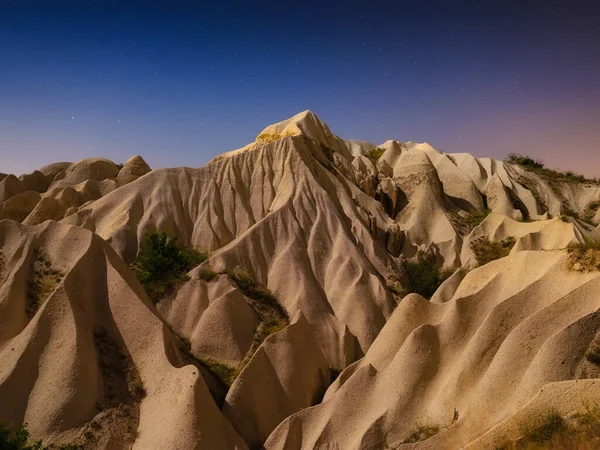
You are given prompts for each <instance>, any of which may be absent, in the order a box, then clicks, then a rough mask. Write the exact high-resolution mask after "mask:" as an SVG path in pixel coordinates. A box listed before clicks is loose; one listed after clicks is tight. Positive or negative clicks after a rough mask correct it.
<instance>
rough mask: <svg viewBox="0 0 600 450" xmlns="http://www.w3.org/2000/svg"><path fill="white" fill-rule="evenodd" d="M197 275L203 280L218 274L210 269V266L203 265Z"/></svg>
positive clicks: (210, 278)
mask: <svg viewBox="0 0 600 450" xmlns="http://www.w3.org/2000/svg"><path fill="white" fill-rule="evenodd" d="M198 275H199V276H200V278H202V279H203V280H204V281H211V280H212V279H213V278H214V277H216V276H217V275H219V274H218V273H217V272H215V271H214V270H212V269H211V268H210V267H203V268H201V269H200V272H199V274H198Z"/></svg>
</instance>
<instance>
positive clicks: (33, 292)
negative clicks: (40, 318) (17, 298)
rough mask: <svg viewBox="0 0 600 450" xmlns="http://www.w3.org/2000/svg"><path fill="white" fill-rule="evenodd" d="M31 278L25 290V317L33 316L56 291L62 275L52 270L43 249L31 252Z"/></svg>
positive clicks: (30, 317)
mask: <svg viewBox="0 0 600 450" xmlns="http://www.w3.org/2000/svg"><path fill="white" fill-rule="evenodd" d="M31 270H32V272H33V273H32V276H31V279H30V281H29V285H28V289H27V317H28V318H29V320H31V319H32V318H33V316H35V314H36V313H37V311H38V309H39V308H40V306H42V304H43V303H44V302H45V301H46V300H47V299H48V297H49V296H50V294H52V292H54V291H55V290H56V288H57V287H58V285H59V284H60V282H61V281H62V279H63V277H64V275H63V274H62V272H60V271H58V270H55V269H53V268H52V264H51V262H50V259H49V258H48V256H47V255H46V252H45V251H44V249H43V248H41V247H40V248H36V249H35V250H34V251H33V262H32V268H31Z"/></svg>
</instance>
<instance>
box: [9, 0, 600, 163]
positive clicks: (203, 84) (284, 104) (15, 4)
mask: <svg viewBox="0 0 600 450" xmlns="http://www.w3.org/2000/svg"><path fill="white" fill-rule="evenodd" d="M50 3H51V4H50ZM123 3H126V5H123ZM198 3H199V2H180V1H177V0H173V1H169V2H158V1H145V2H142V1H128V2H117V1H103V2H92V1H86V0H84V1H57V2H47V1H28V0H19V1H7V0H0V64H1V66H0V67H1V70H0V172H12V173H17V174H18V173H24V172H30V171H32V170H34V169H36V168H38V167H40V166H42V165H44V164H47V163H49V162H54V161H58V160H67V161H69V160H78V159H81V158H84V157H88V156H102V157H106V158H109V159H112V160H114V161H116V162H123V161H125V160H126V159H127V158H128V157H129V156H132V155H134V154H141V155H142V156H143V157H144V158H145V159H146V160H147V161H148V162H149V164H150V165H151V166H152V167H154V168H157V167H168V166H180V165H186V166H192V167H197V166H201V165H203V164H204V163H206V162H207V161H208V160H210V159H211V158H213V157H214V156H216V155H218V154H219V153H222V152H224V151H227V150H230V149H233V148H237V147H241V146H242V145H245V144H246V143H248V142H250V141H252V140H253V139H254V137H255V136H256V135H257V134H258V133H259V132H260V130H261V129H262V128H264V127H265V126H267V125H269V124H270V123H273V122H277V121H280V120H283V119H285V118H287V117H289V116H291V115H293V114H295V113H297V112H299V111H302V110H305V109H311V110H313V111H314V112H315V113H317V115H319V116H320V117H321V119H322V120H324V121H325V122H327V123H328V124H329V125H330V127H331V129H332V130H333V131H334V132H336V133H337V134H339V135H340V136H342V137H344V138H348V139H364V140H369V141H372V142H375V143H381V142H383V141H385V140H387V139H398V140H404V141H407V140H414V141H426V142H429V143H431V144H432V145H434V146H435V147H436V148H438V149H441V150H443V151H447V152H461V151H466V152H471V153H473V154H475V155H477V156H492V157H496V158H502V157H503V156H504V155H505V154H506V153H508V152H521V153H527V154H531V155H533V156H535V157H541V158H543V159H544V160H545V161H546V162H547V164H548V165H551V166H554V167H560V168H563V169H567V168H569V169H574V170H577V171H581V172H584V173H586V174H588V175H593V174H600V127H598V122H599V119H600V108H598V104H599V101H600V79H599V78H600V75H599V74H600V24H599V23H600V22H599V21H598V20H597V17H598V14H597V13H598V12H600V11H599V7H598V6H596V5H595V2H593V1H566V0H563V1H542V0H532V1H528V2H517V1H513V0H505V1H463V0H457V1H452V2H448V1H431V0H424V1H420V2H412V1H402V2H399V1H371V2H358V1H354V0H351V1H344V2H340V1H324V2H323V1H321V2H313V1H305V2H297V3H289V2H226V1H224V2H219V3H215V4H212V5H211V6H210V7H205V6H202V5H199V4H198ZM523 3H526V5H525V6H524V5H523Z"/></svg>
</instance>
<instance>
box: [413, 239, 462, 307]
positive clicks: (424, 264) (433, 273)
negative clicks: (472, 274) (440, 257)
mask: <svg viewBox="0 0 600 450" xmlns="http://www.w3.org/2000/svg"><path fill="white" fill-rule="evenodd" d="M404 269H405V270H406V274H407V276H408V286H407V290H408V292H409V293H410V292H414V293H417V294H419V295H421V296H423V297H425V298H427V299H430V298H431V296H432V295H433V294H434V293H435V291H437V289H438V288H439V287H440V285H441V284H442V283H443V282H444V281H446V279H448V277H449V276H450V275H452V273H451V272H446V271H443V270H441V269H440V268H439V267H437V266H436V264H435V260H434V258H433V257H431V256H429V255H427V254H426V253H425V252H424V251H422V250H420V251H419V252H418V253H417V257H416V260H414V261H408V260H407V261H405V262H404Z"/></svg>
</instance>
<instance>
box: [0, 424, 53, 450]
mask: <svg viewBox="0 0 600 450" xmlns="http://www.w3.org/2000/svg"><path fill="white" fill-rule="evenodd" d="M28 442H29V431H27V426H26V425H21V426H20V427H19V428H17V431H15V432H14V433H11V432H10V430H9V429H8V427H7V426H6V424H5V423H4V422H0V449H2V450H46V447H43V446H42V441H37V442H34V443H32V444H29V443H28Z"/></svg>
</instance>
